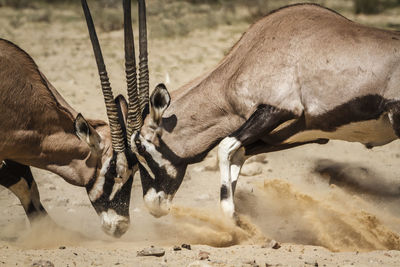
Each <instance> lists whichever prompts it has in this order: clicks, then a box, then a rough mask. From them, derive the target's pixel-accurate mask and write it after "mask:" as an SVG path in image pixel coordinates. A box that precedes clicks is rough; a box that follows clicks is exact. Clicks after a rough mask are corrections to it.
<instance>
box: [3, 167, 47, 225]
mask: <svg viewBox="0 0 400 267" xmlns="http://www.w3.org/2000/svg"><path fill="white" fill-rule="evenodd" d="M0 185H2V186H4V187H6V188H8V189H9V190H10V191H11V192H13V193H14V194H15V195H16V196H17V197H18V198H19V200H20V201H21V204H22V206H23V208H24V210H25V212H26V215H27V216H28V219H29V221H30V222H31V223H32V222H33V220H34V219H36V218H38V217H39V216H47V212H46V210H45V209H44V208H43V206H42V204H41V203H40V196H39V191H38V188H37V185H36V182H35V180H34V179H33V176H32V172H31V170H30V168H29V166H26V165H22V164H19V163H16V162H14V161H11V160H6V161H5V162H4V164H3V167H2V168H1V169H0Z"/></svg>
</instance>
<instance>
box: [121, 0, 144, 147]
mask: <svg viewBox="0 0 400 267" xmlns="http://www.w3.org/2000/svg"><path fill="white" fill-rule="evenodd" d="M123 9H124V39H125V73H126V82H127V86H128V99H129V106H128V118H127V129H126V133H127V139H128V145H129V146H130V142H131V136H132V133H133V132H134V131H137V130H139V129H140V127H141V126H142V124H143V123H142V116H141V108H140V99H139V95H138V89H137V78H136V60H135V45H134V39H133V31H132V18H131V0H123Z"/></svg>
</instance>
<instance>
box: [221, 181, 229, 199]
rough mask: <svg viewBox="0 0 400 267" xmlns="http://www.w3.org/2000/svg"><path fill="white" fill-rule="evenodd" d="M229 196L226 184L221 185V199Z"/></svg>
mask: <svg viewBox="0 0 400 267" xmlns="http://www.w3.org/2000/svg"><path fill="white" fill-rule="evenodd" d="M227 198H228V187H227V186H226V185H224V184H223V185H221V192H220V199H221V201H222V200H224V199H227Z"/></svg>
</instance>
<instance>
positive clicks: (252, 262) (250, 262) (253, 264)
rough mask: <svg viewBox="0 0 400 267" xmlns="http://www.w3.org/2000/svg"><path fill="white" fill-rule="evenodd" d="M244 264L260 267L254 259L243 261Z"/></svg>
mask: <svg viewBox="0 0 400 267" xmlns="http://www.w3.org/2000/svg"><path fill="white" fill-rule="evenodd" d="M244 264H248V265H250V266H251V267H260V265H258V264H257V262H256V260H252V261H251V260H250V261H245V262H244Z"/></svg>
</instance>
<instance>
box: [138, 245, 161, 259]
mask: <svg viewBox="0 0 400 267" xmlns="http://www.w3.org/2000/svg"><path fill="white" fill-rule="evenodd" d="M164 255H165V250H164V249H163V248H156V247H154V246H151V247H150V248H145V249H142V250H141V251H138V253H137V255H136V256H155V257H162V256H164Z"/></svg>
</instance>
